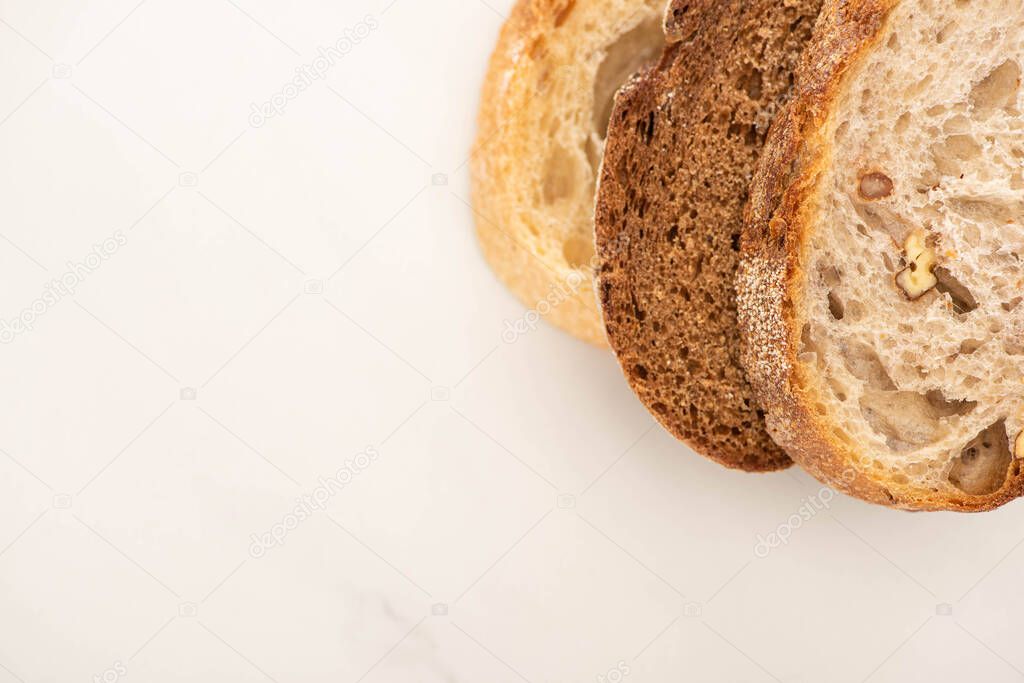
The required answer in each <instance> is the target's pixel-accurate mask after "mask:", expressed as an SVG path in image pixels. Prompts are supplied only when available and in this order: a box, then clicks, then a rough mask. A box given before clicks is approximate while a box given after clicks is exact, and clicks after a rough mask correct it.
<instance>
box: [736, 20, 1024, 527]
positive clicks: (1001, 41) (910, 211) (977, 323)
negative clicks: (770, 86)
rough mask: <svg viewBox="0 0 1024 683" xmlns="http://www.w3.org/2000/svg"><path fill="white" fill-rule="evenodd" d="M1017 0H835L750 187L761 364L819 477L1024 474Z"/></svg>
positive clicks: (895, 485) (970, 479)
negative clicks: (794, 93)
mask: <svg viewBox="0 0 1024 683" xmlns="http://www.w3.org/2000/svg"><path fill="white" fill-rule="evenodd" d="M1022 69H1024V2H1022V0H828V2H827V4H826V8H825V10H824V11H823V14H822V21H821V23H820V25H819V28H818V31H817V33H816V36H815V39H814V42H813V44H812V45H811V46H810V47H809V49H808V51H807V54H806V59H805V61H804V63H803V65H802V67H801V69H800V72H799V80H798V93H797V95H796V96H795V98H794V99H793V101H792V104H791V106H790V107H789V109H788V110H787V112H786V113H785V115H783V116H780V117H779V118H778V120H777V121H776V123H775V125H774V127H773V129H772V134H771V137H770V140H769V142H768V144H767V146H766V151H765V154H764V156H763V159H762V165H761V167H760V169H759V171H758V173H757V176H756V178H755V182H754V183H753V186H752V190H751V203H750V214H749V220H748V225H747V230H746V231H745V233H744V240H743V253H744V260H743V266H742V268H741V272H740V276H739V279H738V291H739V302H740V303H739V306H740V313H741V323H742V327H743V330H744V334H745V336H746V339H747V342H748V348H747V353H746V361H747V366H748V370H749V377H750V379H751V382H752V383H753V384H754V386H755V387H756V389H757V392H758V395H759V397H760V399H761V404H762V405H763V406H764V407H765V409H766V410H767V412H768V427H769V430H770V431H771V433H772V434H773V436H774V437H775V438H776V440H777V441H778V442H779V443H781V444H782V445H783V446H785V447H786V448H787V450H788V451H789V453H790V454H791V455H792V456H793V457H794V458H795V459H796V460H797V461H798V462H799V463H800V464H801V465H802V466H803V467H805V468H806V469H807V470H809V471H810V472H811V473H812V474H814V475H815V476H817V477H818V478H819V479H821V480H822V481H823V482H826V483H828V484H830V485H832V486H834V487H837V488H839V489H841V490H844V491H846V492H848V493H850V494H853V495H856V496H859V497H861V498H863V499H865V500H868V501H872V502H876V503H882V504H886V505H892V506H897V507H902V508H909V509H916V510H935V509H940V510H960V511H977V510H987V509H991V508H993V507H996V506H999V505H1001V504H1003V503H1006V502H1007V501H1009V500H1012V499H1013V498H1016V497H1018V496H1020V495H1022V493H1024V474H1022V469H1024V435H1022V431H1024V306H1022V305H1020V304H1021V301H1022V298H1024V266H1022V262H1024V175H1022V164H1021V160H1022V159H1024V117H1022V114H1021V112H1022V110H1024V89H1022V87H1021V74H1022Z"/></svg>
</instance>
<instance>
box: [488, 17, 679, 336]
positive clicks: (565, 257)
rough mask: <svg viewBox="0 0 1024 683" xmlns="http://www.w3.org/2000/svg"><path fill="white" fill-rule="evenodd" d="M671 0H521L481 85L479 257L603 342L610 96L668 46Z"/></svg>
mask: <svg viewBox="0 0 1024 683" xmlns="http://www.w3.org/2000/svg"><path fill="white" fill-rule="evenodd" d="M664 2H665V0H519V1H518V2H517V3H516V5H515V7H514V8H513V9H512V13H511V15H510V16H509V19H508V21H507V22H506V24H505V26H504V28H503V29H502V31H501V36H500V38H499V40H498V45H497V48H496V49H495V52H494V55H493V56H492V58H491V62H490V67H489V69H488V72H487V77H486V80H485V82H484V88H483V95H482V99H481V105H480V114H479V132H478V137H477V140H476V143H475V146H474V149H473V156H472V161H471V164H472V165H471V170H472V179H473V205H474V209H475V212H476V217H477V235H478V237H479V240H480V244H481V246H482V249H483V253H484V256H485V257H486V259H487V261H488V262H489V263H490V265H491V267H492V268H493V269H494V271H495V273H497V274H498V276H499V277H500V278H501V280H503V281H504V282H505V284H506V285H507V286H508V287H509V288H510V289H511V290H512V291H513V292H514V293H515V294H516V296H517V297H518V298H519V299H520V301H522V302H523V304H524V305H526V306H529V307H530V308H534V309H537V310H538V311H540V312H542V313H544V312H546V317H547V319H548V320H550V321H551V322H553V323H554V324H556V325H558V326H560V327H562V328H564V329H566V330H568V331H569V332H571V333H572V334H574V335H576V336H578V337H580V338H582V339H585V340H586V341H589V342H591V343H593V344H597V345H602V346H603V345H605V344H606V342H605V338H604V330H603V328H602V326H601V322H600V316H599V315H598V312H597V304H596V300H595V297H594V289H593V271H594V246H593V242H594V238H593V231H594V186H595V181H596V178H597V168H598V165H599V164H600V159H601V155H602V152H603V147H604V136H605V131H606V128H607V124H608V117H609V115H610V113H611V103H612V96H613V95H614V93H615V91H616V90H617V89H618V87H619V86H620V85H622V83H623V81H625V80H626V79H627V78H628V77H629V76H630V75H631V74H632V73H633V72H634V71H636V70H637V69H638V68H639V67H640V66H641V65H642V64H644V62H645V61H647V60H650V59H652V58H654V57H656V56H657V55H659V54H660V53H661V49H662V48H663V47H664V44H665V40H664V37H663V35H662V32H661V27H660V21H659V20H660V17H661V13H662V11H663V9H664ZM541 302H545V303H541ZM538 304H540V305H538Z"/></svg>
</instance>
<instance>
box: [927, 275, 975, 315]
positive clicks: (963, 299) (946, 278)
mask: <svg viewBox="0 0 1024 683" xmlns="http://www.w3.org/2000/svg"><path fill="white" fill-rule="evenodd" d="M932 272H933V273H934V274H935V279H936V280H938V281H939V283H938V284H937V285H935V288H936V289H937V290H939V292H940V293H942V294H947V295H948V296H949V298H950V299H951V300H952V302H953V310H954V311H955V312H956V313H957V314H963V313H970V312H971V311H973V310H974V309H976V308H977V307H978V302H977V301H976V300H975V298H974V295H973V294H971V290H969V289H967V287H966V285H964V284H963V283H962V282H961V281H960V280H958V279H957V278H956V277H955V276H954V275H953V274H952V273H951V272H950V271H949V269H948V268H945V267H943V266H937V267H936V268H935V269H934V270H933V271H932Z"/></svg>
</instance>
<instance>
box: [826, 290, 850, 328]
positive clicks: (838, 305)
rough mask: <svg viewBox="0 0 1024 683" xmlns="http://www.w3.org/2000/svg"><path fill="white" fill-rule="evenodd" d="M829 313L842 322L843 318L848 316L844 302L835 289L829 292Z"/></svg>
mask: <svg viewBox="0 0 1024 683" xmlns="http://www.w3.org/2000/svg"><path fill="white" fill-rule="evenodd" d="M828 312H829V313H831V314H832V317H833V318H835V319H836V320H842V319H843V316H845V315H846V307H845V306H844V305H843V300H842V299H840V298H839V295H838V294H836V292H835V290H834V289H833V290H829V293H828Z"/></svg>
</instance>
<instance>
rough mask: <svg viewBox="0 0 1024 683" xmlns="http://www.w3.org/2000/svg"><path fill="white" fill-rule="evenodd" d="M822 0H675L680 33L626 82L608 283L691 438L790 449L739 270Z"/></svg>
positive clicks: (613, 129) (738, 456)
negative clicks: (778, 438)
mask: <svg viewBox="0 0 1024 683" xmlns="http://www.w3.org/2000/svg"><path fill="white" fill-rule="evenodd" d="M819 8H820V2H819V1H818V0H673V2H670V3H669V5H668V7H667V10H666V13H665V20H664V30H665V33H666V36H667V38H668V39H669V41H670V42H671V45H670V46H669V47H668V48H667V49H666V51H665V53H664V55H663V56H662V59H661V61H660V63H659V64H658V65H657V66H656V67H654V68H651V69H648V70H645V71H643V72H641V73H639V74H637V76H636V77H635V78H634V79H633V80H632V81H631V82H630V83H629V84H628V85H627V86H626V87H624V88H623V89H622V90H621V91H620V92H619V94H618V96H617V97H616V103H615V108H614V110H613V114H612V122H611V125H610V128H609V135H608V144H607V147H606V150H605V156H604V165H603V169H602V173H601V178H600V181H599V186H598V196H597V210H596V220H595V230H596V238H597V246H598V257H599V260H600V270H599V274H598V291H599V296H600V302H601V307H602V313H603V316H604V320H605V325H606V327H607V330H608V339H609V342H610V343H611V345H612V347H613V349H614V350H615V352H616V356H617V358H618V360H619V363H620V365H621V367H622V370H623V372H624V374H625V375H626V378H627V379H628V380H629V382H630V385H631V387H632V388H633V391H634V392H635V393H636V394H637V396H638V397H639V398H640V399H641V401H643V403H644V404H645V405H646V406H647V408H648V409H649V410H650V411H651V412H652V414H653V415H654V416H655V417H656V418H657V419H658V421H659V422H660V423H661V424H662V425H663V426H664V427H665V428H666V429H667V430H668V431H670V432H671V433H672V434H673V435H674V436H676V437H677V438H678V439H680V440H682V441H684V442H686V443H687V444H688V445H690V446H691V447H692V448H693V449H694V450H695V451H697V452H698V453H700V454H701V455H704V456H706V457H708V458H710V459H712V460H714V461H716V462H718V463H720V464H722V465H725V466H726V467H730V468H734V469H741V470H745V471H751V472H768V471H774V470H780V469H784V468H786V467H789V466H790V465H791V464H792V461H791V460H790V458H789V457H788V456H787V455H786V454H785V453H784V452H783V451H782V449H780V448H779V447H778V446H777V445H776V444H775V443H774V442H773V441H772V439H771V437H770V436H769V435H768V432H767V431H766V430H765V426H764V419H763V415H762V414H761V413H760V411H759V407H758V406H757V404H756V402H755V401H754V395H753V391H752V389H751V388H750V386H749V385H748V383H747V381H746V379H745V378H744V375H743V368H742V366H741V363H740V345H739V329H738V326H737V322H736V309H735V301H734V290H733V283H734V278H735V271H736V267H737V264H738V260H739V253H738V250H739V244H738V238H739V233H740V231H741V229H742V223H743V206H744V200H745V198H746V197H745V191H746V188H747V185H748V182H749V177H750V174H752V172H753V170H754V163H755V161H756V158H757V156H758V154H759V153H760V151H761V145H762V143H763V141H764V135H765V134H766V132H767V128H768V122H769V121H770V117H771V114H772V113H773V112H774V109H775V108H776V107H777V106H778V105H779V104H781V102H782V101H783V100H784V99H785V97H786V96H787V94H788V93H789V90H790V83H791V81H790V77H791V75H792V71H793V68H794V67H795V66H796V62H797V59H798V56H799V54H800V52H801V51H802V49H803V47H804V45H805V44H806V41H807V39H808V38H809V37H810V33H811V29H812V27H813V24H814V20H815V17H816V16H817V12H818V9H819Z"/></svg>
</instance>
